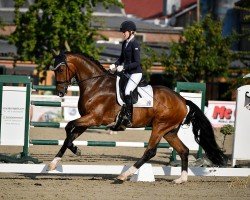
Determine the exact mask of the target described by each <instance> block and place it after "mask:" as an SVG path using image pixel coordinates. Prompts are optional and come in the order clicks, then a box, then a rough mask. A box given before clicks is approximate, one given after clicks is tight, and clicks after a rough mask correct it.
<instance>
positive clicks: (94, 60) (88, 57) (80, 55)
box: [65, 52, 107, 72]
mask: <svg viewBox="0 0 250 200" xmlns="http://www.w3.org/2000/svg"><path fill="white" fill-rule="evenodd" d="M65 54H68V55H75V56H79V57H84V58H86V59H88V60H90V61H92V62H94V63H95V64H96V65H97V66H98V67H99V68H101V69H102V70H103V71H105V72H107V70H106V69H105V68H104V67H103V66H102V64H101V63H100V62H99V61H98V60H96V59H95V58H94V57H92V56H90V55H88V54H86V53H72V52H65Z"/></svg>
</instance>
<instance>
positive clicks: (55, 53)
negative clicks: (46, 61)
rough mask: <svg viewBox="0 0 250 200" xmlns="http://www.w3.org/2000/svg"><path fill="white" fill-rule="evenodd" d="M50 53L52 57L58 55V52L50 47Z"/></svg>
mask: <svg viewBox="0 0 250 200" xmlns="http://www.w3.org/2000/svg"><path fill="white" fill-rule="evenodd" d="M51 52H52V55H53V57H56V56H58V55H59V52H58V51H56V50H55V49H52V51H51Z"/></svg>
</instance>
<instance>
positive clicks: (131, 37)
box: [126, 34, 135, 43]
mask: <svg viewBox="0 0 250 200" xmlns="http://www.w3.org/2000/svg"><path fill="white" fill-rule="evenodd" d="M134 37H135V36H134V35H133V34H131V36H130V37H129V38H128V39H127V40H126V42H127V43H129V42H130V41H131V40H132V39H133V38H134Z"/></svg>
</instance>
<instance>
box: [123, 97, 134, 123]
mask: <svg viewBox="0 0 250 200" xmlns="http://www.w3.org/2000/svg"><path fill="white" fill-rule="evenodd" d="M125 104H126V116H127V118H128V123H127V127H131V126H132V119H133V102H132V97H131V95H126V96H125Z"/></svg>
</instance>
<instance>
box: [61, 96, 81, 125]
mask: <svg viewBox="0 0 250 200" xmlns="http://www.w3.org/2000/svg"><path fill="white" fill-rule="evenodd" d="M78 99H79V97H78V96H77V97H72V98H65V99H64V102H70V103H72V104H77V103H78ZM63 114H64V120H65V121H66V122H68V121H72V120H74V119H77V118H80V117H81V116H80V114H79V112H78V108H77V107H75V108H73V107H64V109H63Z"/></svg>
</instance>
